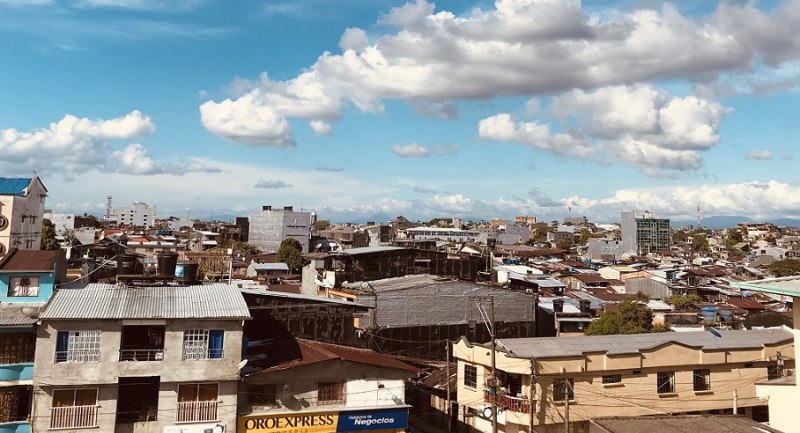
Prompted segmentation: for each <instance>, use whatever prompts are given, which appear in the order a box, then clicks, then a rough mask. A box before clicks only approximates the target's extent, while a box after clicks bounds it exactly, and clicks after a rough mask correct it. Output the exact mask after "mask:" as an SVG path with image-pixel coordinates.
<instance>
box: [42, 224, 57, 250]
mask: <svg viewBox="0 0 800 433" xmlns="http://www.w3.org/2000/svg"><path fill="white" fill-rule="evenodd" d="M41 249H43V250H57V249H58V242H56V226H54V225H53V222H52V221H50V220H49V219H47V218H45V219H43V220H42V245H41Z"/></svg>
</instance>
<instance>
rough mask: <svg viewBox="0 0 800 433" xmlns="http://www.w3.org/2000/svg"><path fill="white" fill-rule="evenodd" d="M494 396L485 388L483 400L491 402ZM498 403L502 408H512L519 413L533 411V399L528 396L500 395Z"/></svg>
mask: <svg viewBox="0 0 800 433" xmlns="http://www.w3.org/2000/svg"><path fill="white" fill-rule="evenodd" d="M492 397H493V396H492V394H491V393H490V392H489V390H488V389H485V390H483V401H485V402H487V403H491V402H492ZM496 404H497V407H498V408H500V410H510V411H512V412H519V413H530V411H531V401H530V400H529V399H527V398H520V397H511V396H509V395H498V396H497V403H496Z"/></svg>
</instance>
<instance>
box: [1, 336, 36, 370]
mask: <svg viewBox="0 0 800 433" xmlns="http://www.w3.org/2000/svg"><path fill="white" fill-rule="evenodd" d="M35 348H36V334H34V333H33V332H0V364H19V363H22V362H33V351H34V349H35Z"/></svg>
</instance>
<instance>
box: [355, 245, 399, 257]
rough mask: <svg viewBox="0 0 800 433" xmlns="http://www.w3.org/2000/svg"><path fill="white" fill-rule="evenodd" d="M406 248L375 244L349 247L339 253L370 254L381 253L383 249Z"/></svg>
mask: <svg viewBox="0 0 800 433" xmlns="http://www.w3.org/2000/svg"><path fill="white" fill-rule="evenodd" d="M405 249H407V248H404V247H389V246H377V247H361V248H350V249H349V250H344V251H342V252H341V254H347V255H350V256H355V255H358V254H372V253H382V252H385V251H399V250H405Z"/></svg>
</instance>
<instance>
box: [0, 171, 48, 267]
mask: <svg viewBox="0 0 800 433" xmlns="http://www.w3.org/2000/svg"><path fill="white" fill-rule="evenodd" d="M46 197H47V188H45V187H44V184H42V181H41V180H40V179H39V177H37V176H34V177H32V178H6V177H0V256H2V255H3V254H5V253H7V252H8V251H9V250H10V249H11V248H17V249H20V250H38V249H39V248H40V247H41V244H42V217H43V216H44V201H45V198H46Z"/></svg>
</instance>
